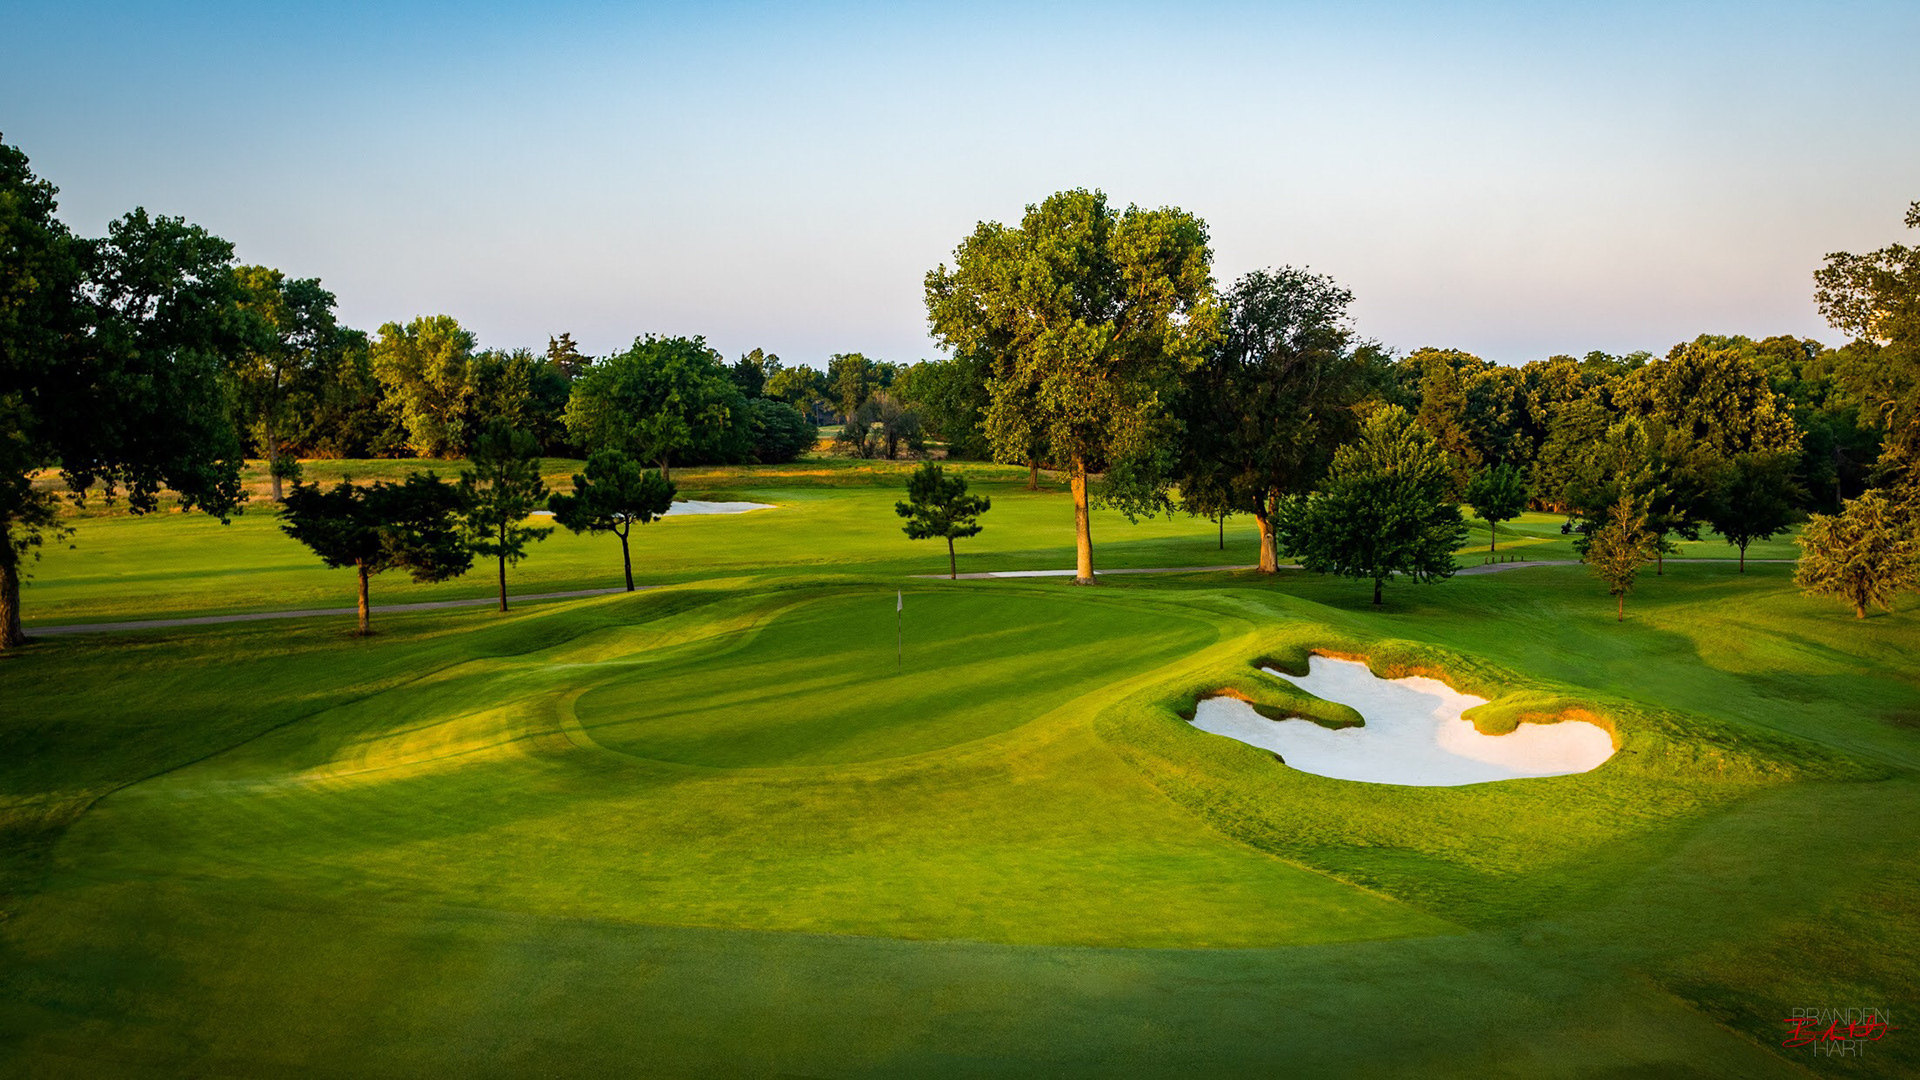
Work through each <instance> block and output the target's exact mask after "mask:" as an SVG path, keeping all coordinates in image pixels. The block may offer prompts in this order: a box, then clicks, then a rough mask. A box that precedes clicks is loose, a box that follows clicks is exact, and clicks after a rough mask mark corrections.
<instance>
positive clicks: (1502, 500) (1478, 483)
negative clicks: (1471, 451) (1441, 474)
mask: <svg viewBox="0 0 1920 1080" xmlns="http://www.w3.org/2000/svg"><path fill="white" fill-rule="evenodd" d="M1527 498H1528V496H1527V481H1526V478H1525V477H1524V476H1522V475H1521V472H1520V470H1519V469H1516V468H1514V467H1513V466H1512V465H1508V464H1507V463H1505V462H1501V463H1500V464H1498V465H1495V466H1493V467H1492V468H1489V469H1481V470H1480V471H1479V472H1477V473H1475V474H1473V479H1472V480H1470V481H1468V483H1467V494H1466V503H1467V505H1468V506H1471V507H1473V512H1474V513H1475V514H1478V515H1479V516H1480V519H1481V520H1482V521H1485V522H1486V523H1487V550H1488V551H1494V550H1496V549H1497V547H1498V541H1499V533H1500V523H1501V522H1503V521H1511V520H1512V519H1514V518H1517V517H1519V516H1520V511H1522V510H1525V509H1526V508H1527Z"/></svg>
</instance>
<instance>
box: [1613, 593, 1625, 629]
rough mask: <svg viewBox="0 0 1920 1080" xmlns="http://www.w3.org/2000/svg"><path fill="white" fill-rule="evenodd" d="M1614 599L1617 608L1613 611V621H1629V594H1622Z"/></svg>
mask: <svg viewBox="0 0 1920 1080" xmlns="http://www.w3.org/2000/svg"><path fill="white" fill-rule="evenodd" d="M1613 599H1614V602H1615V606H1614V609H1613V621H1614V622H1626V621H1627V594H1626V593H1621V594H1620V595H1619V596H1616V597H1614V598H1613Z"/></svg>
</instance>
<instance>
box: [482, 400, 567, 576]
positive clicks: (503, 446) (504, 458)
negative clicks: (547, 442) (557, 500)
mask: <svg viewBox="0 0 1920 1080" xmlns="http://www.w3.org/2000/svg"><path fill="white" fill-rule="evenodd" d="M460 496H461V499H462V501H463V502H464V503H465V504H466V510H465V517H466V528H467V536H468V538H469V540H470V542H471V543H472V544H473V550H474V551H475V552H476V553H477V554H480V555H486V556H490V557H491V558H493V559H495V560H497V561H498V563H499V567H500V610H501V611H505V610H507V564H508V563H518V562H519V561H520V560H521V559H523V558H525V557H526V555H527V545H528V544H530V543H537V542H538V541H541V540H545V539H546V538H547V537H548V535H549V534H551V533H552V532H553V530H552V529H550V528H534V527H532V526H529V525H528V524H527V515H528V514H531V513H533V511H534V510H536V509H538V508H539V507H541V506H544V505H545V504H546V501H547V484H546V481H544V480H542V479H541V478H540V440H538V439H536V438H534V437H533V435H532V434H530V433H528V432H525V431H522V430H520V429H519V428H517V427H514V426H513V425H511V424H508V423H507V422H506V421H504V420H495V421H493V422H492V423H490V424H488V425H487V428H486V430H485V431H484V432H482V433H481V435H480V437H479V438H478V439H476V440H475V441H474V446H473V468H472V469H471V470H470V471H467V472H463V473H461V474H460Z"/></svg>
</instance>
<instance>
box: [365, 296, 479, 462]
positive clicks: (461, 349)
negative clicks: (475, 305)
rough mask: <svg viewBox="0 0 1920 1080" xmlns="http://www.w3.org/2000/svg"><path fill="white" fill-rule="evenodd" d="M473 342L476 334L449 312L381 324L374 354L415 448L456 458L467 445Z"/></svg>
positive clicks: (392, 403) (379, 374)
mask: <svg viewBox="0 0 1920 1080" xmlns="http://www.w3.org/2000/svg"><path fill="white" fill-rule="evenodd" d="M473 345H474V342H473V335H472V334H471V333H468V332H467V331H466V330H465V329H462V328H461V326H460V324H459V323H458V322H457V321H455V320H454V318H453V317H452V316H450V315H433V316H426V315H423V316H420V317H419V318H416V319H414V320H413V321H412V322H409V323H407V324H406V325H405V326H402V325H400V324H399V323H397V322H390V323H387V324H386V325H384V326H382V327H380V333H379V335H378V336H377V337H375V338H374V340H373V344H372V347H371V349H370V352H369V359H370V361H371V363H372V366H373V373H374V376H375V377H376V378H378V379H379V380H380V382H381V384H382V385H383V386H384V387H385V388H386V404H387V407H388V408H389V409H391V410H392V411H393V413H394V415H395V416H396V417H397V418H398V419H399V420H400V422H401V423H402V424H403V425H404V426H405V428H406V433H407V435H406V437H407V445H408V447H410V448H411V449H412V450H413V452H414V453H416V454H419V455H420V456H422V457H455V456H458V455H459V454H461V453H462V452H464V451H465V450H466V446H467V415H468V406H469V404H470V402H471V400H472V398H473V379H472V376H471V372H470V371H469V370H468V368H469V366H470V365H471V364H472V361H473Z"/></svg>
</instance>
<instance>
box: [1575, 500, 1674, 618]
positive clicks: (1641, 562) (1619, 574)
mask: <svg viewBox="0 0 1920 1080" xmlns="http://www.w3.org/2000/svg"><path fill="white" fill-rule="evenodd" d="M1589 538H1590V540H1591V543H1589V544H1588V545H1587V567H1588V568H1589V569H1591V570H1592V571H1593V575H1594V576H1595V577H1597V578H1599V579H1600V580H1601V581H1604V582H1606V584H1607V591H1608V592H1609V593H1612V594H1613V596H1614V599H1615V601H1616V603H1615V607H1614V621H1615V622H1624V621H1626V618H1627V594H1628V593H1629V592H1632V591H1633V579H1634V577H1635V576H1636V575H1638V574H1639V573H1640V568H1641V567H1642V566H1645V565H1646V564H1648V563H1650V562H1652V561H1653V560H1654V557H1655V556H1656V555H1658V554H1659V548H1660V538H1659V537H1657V536H1655V535H1654V534H1653V531H1652V530H1651V529H1648V528H1647V513H1646V511H1645V510H1644V509H1642V508H1641V506H1640V504H1639V503H1637V502H1635V501H1634V499H1633V498H1632V497H1631V496H1628V495H1622V496H1620V500H1619V501H1618V502H1616V503H1615V504H1614V505H1613V508H1612V510H1611V512H1610V513H1609V514H1608V515H1607V521H1606V524H1604V525H1601V526H1600V527H1599V528H1597V529H1595V530H1593V532H1592V533H1591V534H1589Z"/></svg>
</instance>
